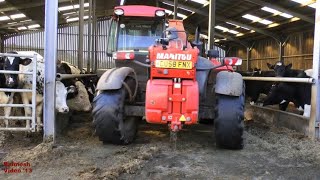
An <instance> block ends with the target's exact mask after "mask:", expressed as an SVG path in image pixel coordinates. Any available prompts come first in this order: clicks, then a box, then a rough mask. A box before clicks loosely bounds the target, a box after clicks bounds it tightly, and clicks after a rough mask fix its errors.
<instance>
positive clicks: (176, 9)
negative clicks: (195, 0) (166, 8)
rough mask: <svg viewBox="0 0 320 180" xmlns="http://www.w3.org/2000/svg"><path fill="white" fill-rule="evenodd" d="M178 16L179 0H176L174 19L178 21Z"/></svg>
mask: <svg viewBox="0 0 320 180" xmlns="http://www.w3.org/2000/svg"><path fill="white" fill-rule="evenodd" d="M177 14H178V0H174V5H173V19H177Z"/></svg>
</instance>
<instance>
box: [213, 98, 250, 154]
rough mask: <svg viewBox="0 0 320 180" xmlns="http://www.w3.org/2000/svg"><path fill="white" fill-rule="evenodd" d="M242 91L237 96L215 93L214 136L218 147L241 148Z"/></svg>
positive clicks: (243, 101) (243, 100) (242, 126)
mask: <svg viewBox="0 0 320 180" xmlns="http://www.w3.org/2000/svg"><path fill="white" fill-rule="evenodd" d="M244 103H245V99H244V93H243V94H242V95H241V96H239V97H236V96H226V95H222V94H217V95H216V107H215V113H216V118H215V120H214V127H215V131H214V132H215V138H216V144H217V146H218V147H221V148H226V149H243V146H244V144H243V130H244V123H243V118H244Z"/></svg>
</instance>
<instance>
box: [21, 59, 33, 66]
mask: <svg viewBox="0 0 320 180" xmlns="http://www.w3.org/2000/svg"><path fill="white" fill-rule="evenodd" d="M31 62H32V59H30V58H25V59H21V58H20V62H19V63H20V64H22V65H24V66H27V65H29V64H30V63H31Z"/></svg>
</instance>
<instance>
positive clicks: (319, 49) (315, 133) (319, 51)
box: [309, 1, 320, 139]
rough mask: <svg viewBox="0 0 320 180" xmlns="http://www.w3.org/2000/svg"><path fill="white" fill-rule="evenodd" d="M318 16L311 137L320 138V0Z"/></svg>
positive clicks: (317, 8) (315, 33)
mask: <svg viewBox="0 0 320 180" xmlns="http://www.w3.org/2000/svg"><path fill="white" fill-rule="evenodd" d="M316 3H317V4H316V17H315V19H316V20H315V22H316V23H315V28H314V47H313V78H314V79H315V84H314V85H313V86H312V89H311V115H310V121H309V137H310V138H311V139H315V138H317V139H319V138H320V134H319V133H320V132H319V123H320V110H319V109H320V108H319V107H320V89H319V88H320V82H319V77H320V70H319V68H320V65H319V64H320V62H319V61H320V34H319V33H318V32H319V31H320V1H317V2H316Z"/></svg>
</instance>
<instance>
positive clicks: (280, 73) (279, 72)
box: [267, 61, 304, 77]
mask: <svg viewBox="0 0 320 180" xmlns="http://www.w3.org/2000/svg"><path fill="white" fill-rule="evenodd" d="M267 66H268V67H269V69H272V70H274V72H275V76H276V77H298V76H300V77H303V73H304V71H303V70H299V69H291V68H292V64H291V63H290V64H288V65H284V63H283V62H281V61H278V62H276V64H274V65H271V64H269V63H267ZM301 74H302V75H301Z"/></svg>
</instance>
